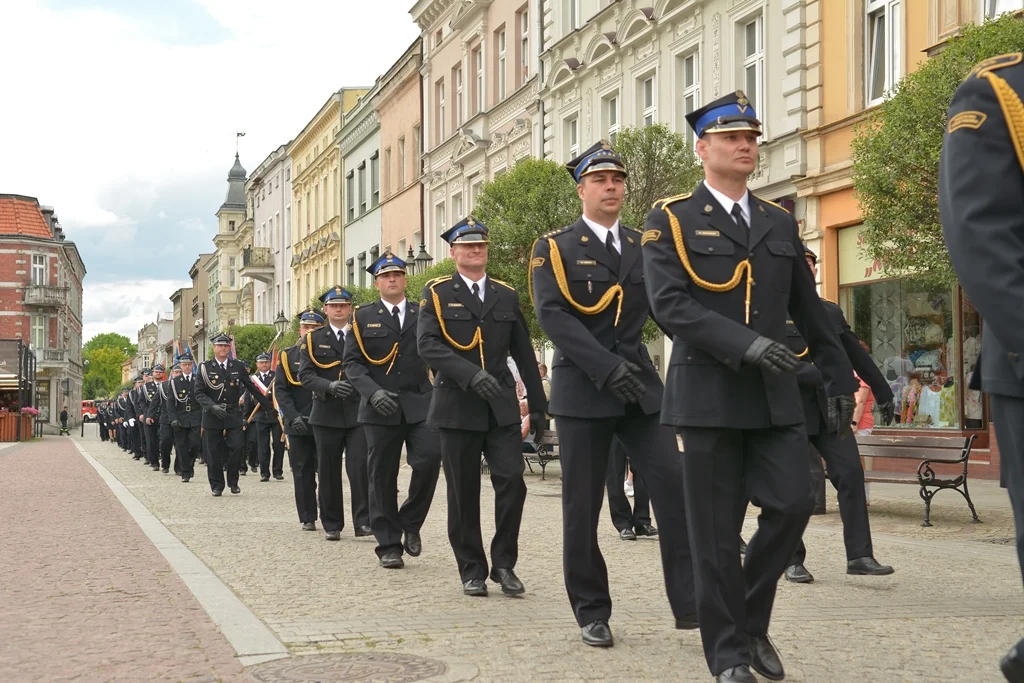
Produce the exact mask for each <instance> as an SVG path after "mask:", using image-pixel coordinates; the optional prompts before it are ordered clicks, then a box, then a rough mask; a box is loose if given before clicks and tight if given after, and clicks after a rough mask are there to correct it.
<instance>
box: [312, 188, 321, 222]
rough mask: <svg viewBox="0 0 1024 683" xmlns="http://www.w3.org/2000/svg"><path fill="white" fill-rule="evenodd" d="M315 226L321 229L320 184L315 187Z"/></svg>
mask: <svg viewBox="0 0 1024 683" xmlns="http://www.w3.org/2000/svg"><path fill="white" fill-rule="evenodd" d="M313 225H314V226H316V227H318V228H319V227H320V183H317V184H316V185H315V186H313Z"/></svg>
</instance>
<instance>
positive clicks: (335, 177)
mask: <svg viewBox="0 0 1024 683" xmlns="http://www.w3.org/2000/svg"><path fill="white" fill-rule="evenodd" d="M340 189H341V185H339V184H338V169H334V173H333V174H332V175H331V191H330V192H325V193H324V220H327V219H328V218H334V209H336V208H337V207H336V206H335V205H334V198H335V197H336V196H337V192H338V190H340ZM328 196H329V197H330V201H331V203H330V208H331V212H330V213H327V199H328Z"/></svg>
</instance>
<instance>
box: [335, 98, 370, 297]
mask: <svg viewBox="0 0 1024 683" xmlns="http://www.w3.org/2000/svg"><path fill="white" fill-rule="evenodd" d="M379 87H380V82H379V81H378V83H377V84H376V85H374V87H373V88H372V89H370V90H369V91H368V92H367V93H366V94H365V95H363V96H362V97H360V98H359V103H358V104H356V106H355V107H354V108H353V109H352V110H351V111H349V112H348V113H346V114H344V115H343V116H342V125H341V130H340V131H339V132H338V137H337V144H338V150H339V153H340V155H341V166H342V175H343V176H344V178H345V181H344V186H343V188H342V196H343V198H344V203H343V206H342V210H343V214H342V219H341V224H342V226H343V228H342V230H343V233H342V243H341V253H342V260H343V261H344V263H345V272H344V278H343V284H345V285H355V286H358V287H366V286H367V285H366V283H367V278H366V276H367V273H366V267H367V265H368V264H370V263H373V262H374V261H376V260H377V257H378V256H379V255H380V234H381V208H380V176H381V173H380V162H381V159H380V114H379V113H378V112H377V110H376V109H375V108H374V107H373V97H374V95H376V94H377V91H378V89H379ZM334 276H335V277H340V276H341V274H340V273H334ZM332 284H335V283H334V282H332V281H330V280H329V279H328V280H327V281H326V282H323V283H321V286H322V287H328V286H330V285H332ZM371 286H372V282H371Z"/></svg>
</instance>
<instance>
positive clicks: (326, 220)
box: [288, 88, 369, 311]
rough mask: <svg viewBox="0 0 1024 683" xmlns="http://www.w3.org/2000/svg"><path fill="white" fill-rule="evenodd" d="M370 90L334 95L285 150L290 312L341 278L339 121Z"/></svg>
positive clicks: (298, 309)
mask: <svg viewBox="0 0 1024 683" xmlns="http://www.w3.org/2000/svg"><path fill="white" fill-rule="evenodd" d="M367 90H369V88H343V89H341V90H339V91H338V92H336V93H333V94H332V95H331V96H330V97H329V98H328V99H327V101H326V102H325V103H324V104H323V106H322V107H320V111H318V112H317V113H316V116H314V117H313V118H312V119H311V120H310V121H309V123H307V124H306V126H305V128H303V129H302V131H301V132H300V133H299V134H298V135H297V136H295V139H294V140H292V141H291V143H289V145H288V156H290V157H291V159H292V211H293V217H292V234H291V243H292V260H291V269H292V297H293V298H292V310H293V311H300V310H302V309H303V308H305V306H306V304H308V303H309V301H310V299H312V298H313V297H314V296H316V295H317V294H319V293H320V290H321V289H323V288H324V287H327V286H329V285H331V284H334V282H335V281H337V280H338V279H340V277H341V240H342V234H341V205H342V196H341V193H342V183H341V153H340V150H339V147H338V145H337V137H338V131H340V130H341V117H342V115H343V114H344V113H345V112H348V111H351V110H352V108H353V107H355V105H356V103H357V102H358V100H359V97H360V96H361V95H363V94H364V93H366V91H367Z"/></svg>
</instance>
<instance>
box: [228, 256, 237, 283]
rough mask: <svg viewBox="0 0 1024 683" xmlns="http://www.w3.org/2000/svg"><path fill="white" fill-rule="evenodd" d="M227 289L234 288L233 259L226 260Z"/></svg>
mask: <svg viewBox="0 0 1024 683" xmlns="http://www.w3.org/2000/svg"><path fill="white" fill-rule="evenodd" d="M228 287H230V288H231V289H234V288H235V257H234V256H232V257H231V258H229V259H228Z"/></svg>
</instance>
